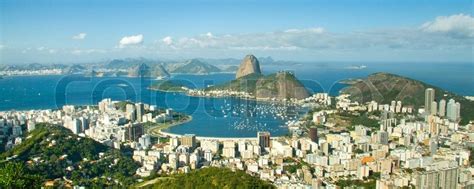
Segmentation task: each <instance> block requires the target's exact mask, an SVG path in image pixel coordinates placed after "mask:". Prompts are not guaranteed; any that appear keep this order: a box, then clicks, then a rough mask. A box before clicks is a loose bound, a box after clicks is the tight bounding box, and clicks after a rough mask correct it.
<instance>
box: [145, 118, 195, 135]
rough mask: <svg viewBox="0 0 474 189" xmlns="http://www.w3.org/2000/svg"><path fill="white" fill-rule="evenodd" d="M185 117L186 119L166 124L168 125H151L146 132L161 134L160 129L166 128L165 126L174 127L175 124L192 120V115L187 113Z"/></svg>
mask: <svg viewBox="0 0 474 189" xmlns="http://www.w3.org/2000/svg"><path fill="white" fill-rule="evenodd" d="M187 117H188V119H186V120H185V121H181V122H176V123H171V124H168V125H158V126H154V127H151V128H149V129H148V130H147V133H148V134H150V135H152V136H159V135H162V134H161V132H162V131H161V130H162V129H167V128H170V127H174V126H177V125H181V124H185V123H188V122H190V121H192V120H193V117H192V116H190V115H188V116H187Z"/></svg>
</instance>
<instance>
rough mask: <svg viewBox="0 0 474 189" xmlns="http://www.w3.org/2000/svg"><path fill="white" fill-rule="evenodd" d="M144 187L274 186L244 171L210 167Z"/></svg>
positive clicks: (176, 188)
mask: <svg viewBox="0 0 474 189" xmlns="http://www.w3.org/2000/svg"><path fill="white" fill-rule="evenodd" d="M143 188H154V189H162V188H163V189H181V188H206V189H211V188H262V189H263V188H274V186H273V185H271V184H270V183H268V182H266V181H263V180H260V179H259V178H257V177H253V176H251V175H248V174H247V173H245V172H244V171H240V170H237V171H235V172H234V171H232V170H230V169H227V168H216V167H209V168H203V169H199V170H195V171H192V172H191V173H188V174H174V175H171V176H169V177H160V178H159V179H157V182H156V183H154V184H152V185H147V186H144V187H143Z"/></svg>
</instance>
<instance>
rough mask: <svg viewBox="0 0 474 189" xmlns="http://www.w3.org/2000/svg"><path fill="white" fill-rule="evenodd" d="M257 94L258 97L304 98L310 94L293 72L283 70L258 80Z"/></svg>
mask: <svg viewBox="0 0 474 189" xmlns="http://www.w3.org/2000/svg"><path fill="white" fill-rule="evenodd" d="M255 96H256V97H257V98H276V99H292V98H296V99H304V98H308V97H309V96H310V94H309V92H308V90H306V88H305V87H304V85H303V84H302V83H301V82H300V81H299V80H298V79H296V77H295V75H294V74H293V73H291V72H286V71H281V72H278V73H276V74H271V75H268V76H265V77H262V78H260V79H259V80H257V83H256V95H255Z"/></svg>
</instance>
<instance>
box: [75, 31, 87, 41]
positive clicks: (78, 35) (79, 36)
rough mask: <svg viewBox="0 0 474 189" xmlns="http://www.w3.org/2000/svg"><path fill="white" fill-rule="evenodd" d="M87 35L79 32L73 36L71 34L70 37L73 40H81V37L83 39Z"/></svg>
mask: <svg viewBox="0 0 474 189" xmlns="http://www.w3.org/2000/svg"><path fill="white" fill-rule="evenodd" d="M86 36H87V33H79V34H77V35H75V36H72V39H75V40H82V39H85V38H86Z"/></svg>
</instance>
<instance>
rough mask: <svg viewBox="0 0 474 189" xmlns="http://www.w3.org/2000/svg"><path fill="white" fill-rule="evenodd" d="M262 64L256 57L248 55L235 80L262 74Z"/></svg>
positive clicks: (241, 64)
mask: <svg viewBox="0 0 474 189" xmlns="http://www.w3.org/2000/svg"><path fill="white" fill-rule="evenodd" d="M261 73H262V71H261V70H260V63H259V62H258V60H257V58H256V57H255V56H254V55H247V56H245V58H244V59H243V60H242V63H240V67H239V69H238V70H237V73H236V74H235V78H236V79H239V78H241V77H243V76H246V75H250V74H261Z"/></svg>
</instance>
